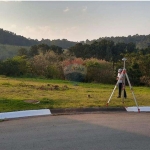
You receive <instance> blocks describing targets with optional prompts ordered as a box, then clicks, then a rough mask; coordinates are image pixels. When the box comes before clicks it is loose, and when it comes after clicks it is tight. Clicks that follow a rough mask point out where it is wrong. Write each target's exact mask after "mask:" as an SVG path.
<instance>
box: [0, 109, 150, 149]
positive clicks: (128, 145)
mask: <svg viewBox="0 0 150 150" xmlns="http://www.w3.org/2000/svg"><path fill="white" fill-rule="evenodd" d="M0 150H150V113H127V112H109V113H108V112H103V113H102V112H101V113H97V114H80V115H60V116H44V117H33V118H26V119H16V120H9V121H4V122H0Z"/></svg>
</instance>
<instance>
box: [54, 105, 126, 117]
mask: <svg viewBox="0 0 150 150" xmlns="http://www.w3.org/2000/svg"><path fill="white" fill-rule="evenodd" d="M103 111H107V112H108V111H126V109H125V108H124V107H94V108H66V109H51V112H52V114H53V115H60V114H77V113H92V112H103Z"/></svg>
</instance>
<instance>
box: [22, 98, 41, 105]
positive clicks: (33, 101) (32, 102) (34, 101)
mask: <svg viewBox="0 0 150 150" xmlns="http://www.w3.org/2000/svg"><path fill="white" fill-rule="evenodd" d="M24 102H25V103H31V104H38V103H40V101H38V100H32V99H28V100H25V101H24Z"/></svg>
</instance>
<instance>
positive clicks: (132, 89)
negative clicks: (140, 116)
mask: <svg viewBox="0 0 150 150" xmlns="http://www.w3.org/2000/svg"><path fill="white" fill-rule="evenodd" d="M125 75H126V78H127V81H128V84H129V87H130V90H131V92H132V95H133V99H134V101H135V104H136V106H137V109H138V112H140V109H139V106H138V104H137V101H136V98H135V95H134V92H133V89H132V86H131V83H130V81H129V77H128V75H127V73H126V74H125Z"/></svg>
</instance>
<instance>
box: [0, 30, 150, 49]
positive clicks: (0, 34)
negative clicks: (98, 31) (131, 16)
mask: <svg viewBox="0 0 150 150" xmlns="http://www.w3.org/2000/svg"><path fill="white" fill-rule="evenodd" d="M103 39H106V40H110V41H114V42H115V43H130V42H133V43H135V44H136V47H137V48H140V49H142V48H147V47H148V46H150V34H149V35H138V34H136V35H133V36H131V35H129V36H127V37H124V36H122V37H119V36H117V37H100V38H99V39H93V40H91V41H90V40H88V39H87V40H86V41H81V42H73V41H68V40H67V39H62V40H60V39H55V40H50V39H42V40H41V41H38V40H37V39H30V38H25V37H23V36H21V35H16V34H15V33H13V32H10V31H6V30H3V29H0V44H4V45H5V44H7V45H16V46H33V45H38V44H42V43H44V44H47V45H49V46H51V45H56V46H59V47H62V48H63V49H68V48H70V47H72V46H74V45H76V44H77V43H83V44H85V43H86V44H92V43H93V42H94V41H97V42H99V41H101V40H103Z"/></svg>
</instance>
